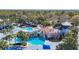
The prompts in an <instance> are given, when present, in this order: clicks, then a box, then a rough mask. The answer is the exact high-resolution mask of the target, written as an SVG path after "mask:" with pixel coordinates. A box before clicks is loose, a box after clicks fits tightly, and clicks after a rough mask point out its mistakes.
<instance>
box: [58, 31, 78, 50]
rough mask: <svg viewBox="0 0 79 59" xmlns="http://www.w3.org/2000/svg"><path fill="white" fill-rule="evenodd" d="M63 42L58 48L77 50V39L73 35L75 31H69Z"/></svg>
mask: <svg viewBox="0 0 79 59" xmlns="http://www.w3.org/2000/svg"><path fill="white" fill-rule="evenodd" d="M63 42H64V43H61V44H59V45H58V47H57V50H77V41H76V38H75V37H74V36H73V32H69V33H68V34H67V35H66V36H65V39H64V40H63Z"/></svg>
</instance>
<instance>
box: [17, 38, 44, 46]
mask: <svg viewBox="0 0 79 59" xmlns="http://www.w3.org/2000/svg"><path fill="white" fill-rule="evenodd" d="M44 42H45V38H41V37H32V38H29V39H27V43H30V44H33V45H43V44H44ZM16 43H21V39H20V38H18V37H17V38H16Z"/></svg>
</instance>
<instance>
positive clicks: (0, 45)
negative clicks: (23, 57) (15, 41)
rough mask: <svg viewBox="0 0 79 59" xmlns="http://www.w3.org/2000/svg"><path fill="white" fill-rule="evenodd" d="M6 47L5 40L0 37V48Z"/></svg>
mask: <svg viewBox="0 0 79 59" xmlns="http://www.w3.org/2000/svg"><path fill="white" fill-rule="evenodd" d="M6 47H8V43H7V41H6V40H2V39H0V50H3V49H5V48H6Z"/></svg>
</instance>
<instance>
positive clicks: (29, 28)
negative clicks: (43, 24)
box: [22, 27, 33, 31]
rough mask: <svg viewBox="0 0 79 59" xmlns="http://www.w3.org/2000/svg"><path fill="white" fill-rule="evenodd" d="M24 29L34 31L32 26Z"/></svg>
mask: <svg viewBox="0 0 79 59" xmlns="http://www.w3.org/2000/svg"><path fill="white" fill-rule="evenodd" d="M22 29H24V30H27V31H33V28H32V27H26V28H22Z"/></svg>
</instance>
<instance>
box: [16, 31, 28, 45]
mask: <svg viewBox="0 0 79 59" xmlns="http://www.w3.org/2000/svg"><path fill="white" fill-rule="evenodd" d="M17 35H18V37H19V38H21V40H22V42H21V43H22V44H23V43H26V40H27V39H28V35H27V33H26V32H22V31H20V32H18V33H17ZM24 45H25V44H24Z"/></svg>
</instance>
